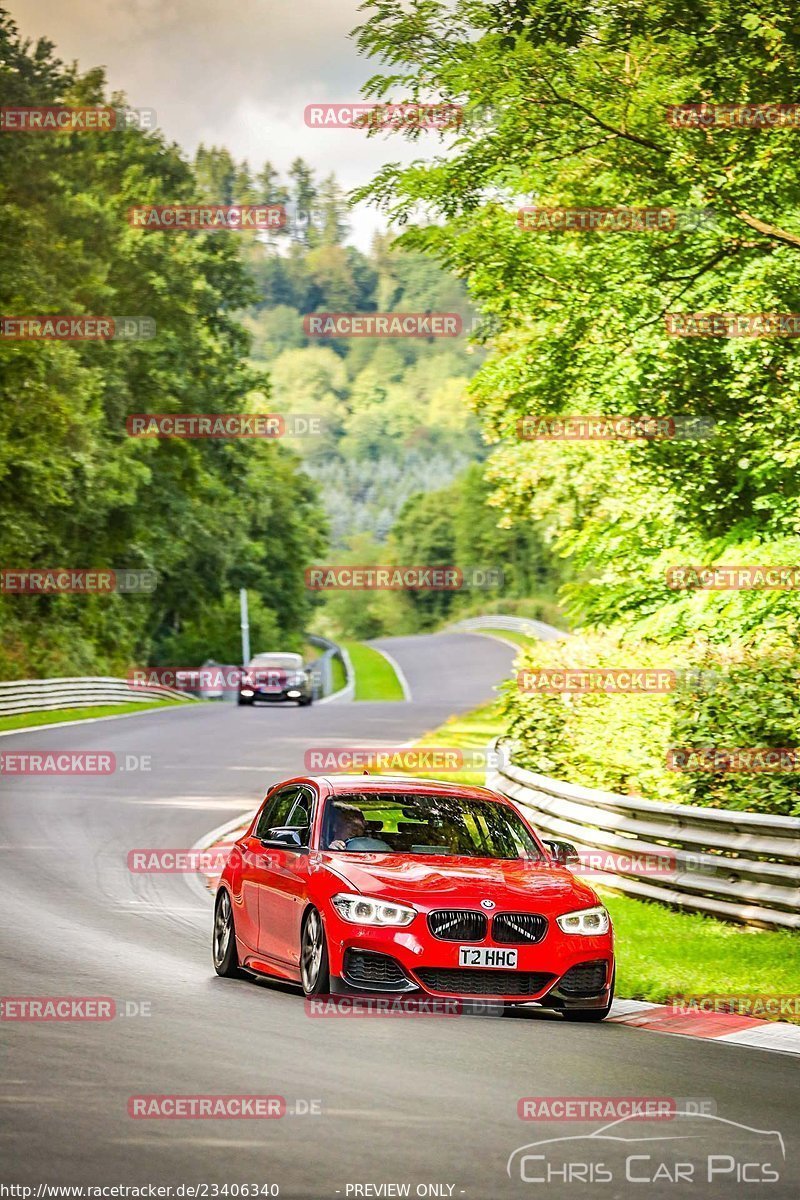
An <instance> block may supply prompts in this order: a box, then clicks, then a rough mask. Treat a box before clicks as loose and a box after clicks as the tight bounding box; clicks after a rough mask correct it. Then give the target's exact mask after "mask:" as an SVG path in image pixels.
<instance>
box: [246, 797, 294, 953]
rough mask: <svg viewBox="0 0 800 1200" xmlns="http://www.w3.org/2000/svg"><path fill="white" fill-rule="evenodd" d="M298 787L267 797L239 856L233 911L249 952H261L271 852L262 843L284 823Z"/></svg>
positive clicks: (291, 807)
mask: <svg viewBox="0 0 800 1200" xmlns="http://www.w3.org/2000/svg"><path fill="white" fill-rule="evenodd" d="M297 792H298V788H297V786H296V785H294V786H292V787H285V788H279V789H278V791H276V792H274V793H272V794H271V795H268V796H267V799H266V801H265V803H264V806H263V808H262V810H261V814H260V816H259V818H258V820H257V821H256V824H255V828H254V829H253V832H252V834H251V835H250V837H249V838H248V839H247V843H246V846H245V848H244V849H245V853H244V854H243V855H242V859H243V865H242V897H243V903H242V910H243V911H242V913H241V914H239V913H237V914H236V932H237V935H238V936H239V938H240V939H241V941H243V942H245V943H246V944H247V946H248V947H249V948H250V950H251V951H252V952H253V953H259V952H262V953H263V948H262V945H261V935H260V908H261V899H260V897H261V892H262V890H263V889H264V888H265V887H266V885H267V879H268V875H269V858H270V855H271V854H272V853H273V850H272V849H271V848H270V847H267V846H265V845H264V841H265V840H266V837H267V831H268V830H269V829H272V828H275V827H276V826H279V825H282V824H285V823H286V820H287V818H288V817H289V814H290V813H291V811H292V809H293V807H294V804H295V801H296V799H297Z"/></svg>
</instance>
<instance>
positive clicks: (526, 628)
mask: <svg viewBox="0 0 800 1200" xmlns="http://www.w3.org/2000/svg"><path fill="white" fill-rule="evenodd" d="M447 628H448V630H452V631H453V632H454V633H458V632H462V633H471V632H472V631H473V630H476V629H497V630H498V631H499V630H503V629H509V630H511V632H512V633H527V634H529V635H530V636H531V637H535V638H539V640H540V641H543V642H554V641H555V640H556V638H562V637H567V636H568V635H567V634H566V633H565V632H564V630H563V629H556V627H555V625H547V624H546V623H545V622H544V621H534V620H533V618H532V617H504V616H502V615H500V614H497V615H495V614H489V615H488V616H485V617H467V618H466V619H465V620H463V621H456V622H455V624H454V625H448V626H447Z"/></svg>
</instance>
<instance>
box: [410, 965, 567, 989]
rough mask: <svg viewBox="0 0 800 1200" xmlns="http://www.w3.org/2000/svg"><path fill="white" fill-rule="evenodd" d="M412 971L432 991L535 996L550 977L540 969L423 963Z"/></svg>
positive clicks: (545, 985)
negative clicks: (482, 969) (428, 965)
mask: <svg viewBox="0 0 800 1200" xmlns="http://www.w3.org/2000/svg"><path fill="white" fill-rule="evenodd" d="M416 973H417V975H419V977H420V979H421V980H422V982H423V983H424V984H425V987H426V988H430V990H431V991H432V992H449V993H450V994H451V995H453V996H535V995H536V994H537V993H538V992H541V991H542V990H543V989H544V988H545V987H547V985H548V983H549V982H550V980H551V979H552V978H553V976H552V975H547V974H545V973H544V972H543V971H480V970H472V969H470V968H467V967H423V968H421V969H420V970H418V971H417V972H416Z"/></svg>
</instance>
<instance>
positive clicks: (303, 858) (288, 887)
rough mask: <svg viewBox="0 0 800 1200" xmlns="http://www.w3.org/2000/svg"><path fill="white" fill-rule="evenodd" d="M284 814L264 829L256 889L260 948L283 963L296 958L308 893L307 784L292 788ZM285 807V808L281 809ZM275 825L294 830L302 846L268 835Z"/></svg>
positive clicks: (310, 807) (310, 798)
mask: <svg viewBox="0 0 800 1200" xmlns="http://www.w3.org/2000/svg"><path fill="white" fill-rule="evenodd" d="M294 792H295V795H294V797H293V802H292V804H291V807H290V808H289V811H288V815H286V816H285V817H284V819H283V820H281V821H280V822H277V823H274V824H273V823H271V824H270V828H269V829H268V830H267V831H266V833H267V840H268V841H269V843H270V844H269V847H268V849H267V851H266V853H267V856H268V861H267V864H266V866H265V869H264V876H263V881H262V885H261V887H260V889H259V910H258V915H259V946H260V948H261V952H262V953H263V954H265V955H266V956H267V957H269V958H270V959H272V960H274V961H275V962H276V963H280V964H282V965H283V966H291V967H297V966H298V964H299V961H300V923H301V921H302V917H303V911H304V909H305V904H306V898H307V896H308V877H309V855H308V843H309V838H310V836H311V828H312V823H313V820H314V805H315V800H316V797H315V795H314V792H313V791H312V789H311V788H310V787H305V786H300V787H296V788H295V789H294ZM284 811H285V809H284ZM276 827H280V828H283V829H284V830H286V829H291V830H294V831H296V833H297V835H298V839H299V841H300V843H301V844H302V848H300V847H297V848H293V847H292V846H288V845H280V844H278V843H276V842H275V841H274V840H270V839H269V836H268V835H269V832H270V830H274V829H275V828H276Z"/></svg>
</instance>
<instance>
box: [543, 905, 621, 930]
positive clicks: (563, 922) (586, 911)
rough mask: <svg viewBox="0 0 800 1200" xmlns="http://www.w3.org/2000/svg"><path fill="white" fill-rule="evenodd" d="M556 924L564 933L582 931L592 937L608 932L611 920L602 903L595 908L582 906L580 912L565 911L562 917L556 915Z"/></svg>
mask: <svg viewBox="0 0 800 1200" xmlns="http://www.w3.org/2000/svg"><path fill="white" fill-rule="evenodd" d="M556 925H558V928H559V929H560V930H561V931H562V932H563V933H581V934H583V936H584V937H591V936H592V935H597V934H601V933H608V930H609V928H610V925H611V922H610V921H609V919H608V913H607V912H606V910H605V909H604V908H603V906H602V904H598V905H597V906H596V907H595V908H582V909H579V910H578V912H571V913H564V915H563V916H562V917H556Z"/></svg>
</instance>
